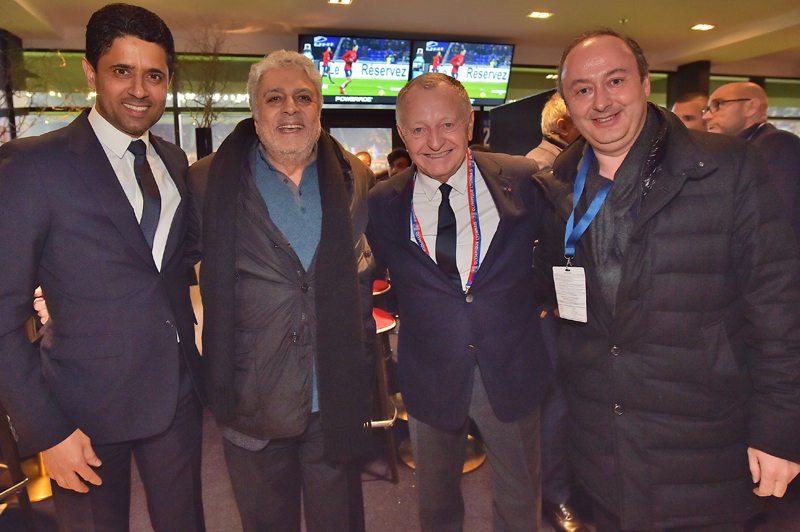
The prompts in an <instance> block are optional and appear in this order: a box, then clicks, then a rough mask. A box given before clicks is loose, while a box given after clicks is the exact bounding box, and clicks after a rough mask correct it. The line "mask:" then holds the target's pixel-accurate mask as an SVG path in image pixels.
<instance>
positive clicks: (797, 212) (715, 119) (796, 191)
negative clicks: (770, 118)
mask: <svg viewBox="0 0 800 532" xmlns="http://www.w3.org/2000/svg"><path fill="white" fill-rule="evenodd" d="M768 106H769V105H768V100H767V93H766V92H764V89H763V88H761V87H759V86H758V85H756V84H755V83H750V82H737V83H728V84H727V85H723V86H721V87H720V88H718V89H717V90H715V91H714V93H713V94H712V95H711V98H709V100H708V106H707V107H706V108H705V110H704V111H703V120H705V121H706V123H707V124H708V130H709V131H710V132H712V133H725V134H726V135H738V136H740V137H742V138H743V139H745V140H746V141H748V142H750V143H751V144H752V145H753V147H754V148H755V149H756V151H757V152H759V153H760V154H761V156H762V157H763V158H764V161H765V162H766V163H767V169H768V170H769V174H770V176H772V179H773V181H774V183H775V186H776V187H777V189H778V194H779V196H780V198H781V200H782V204H783V206H784V207H785V208H786V214H787V215H788V218H789V222H790V223H791V224H792V229H794V232H795V235H800V137H798V136H797V135H794V134H792V133H790V132H788V131H783V130H781V129H778V128H776V127H775V126H773V125H772V124H770V123H769V122H767V107H768Z"/></svg>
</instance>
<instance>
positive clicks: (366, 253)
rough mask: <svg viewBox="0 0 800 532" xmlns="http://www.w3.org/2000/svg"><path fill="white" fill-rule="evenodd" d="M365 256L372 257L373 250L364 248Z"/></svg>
mask: <svg viewBox="0 0 800 532" xmlns="http://www.w3.org/2000/svg"><path fill="white" fill-rule="evenodd" d="M364 256H365V257H367V258H370V257H371V256H372V252H371V251H370V250H368V249H366V250H364Z"/></svg>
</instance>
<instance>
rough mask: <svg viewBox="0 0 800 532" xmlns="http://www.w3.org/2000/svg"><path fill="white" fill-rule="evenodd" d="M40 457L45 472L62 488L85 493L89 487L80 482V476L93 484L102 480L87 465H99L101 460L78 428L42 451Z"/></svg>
mask: <svg viewBox="0 0 800 532" xmlns="http://www.w3.org/2000/svg"><path fill="white" fill-rule="evenodd" d="M42 459H43V460H44V468H45V469H46V470H47V474H48V475H49V476H50V478H52V479H53V480H55V481H56V482H57V483H58V485H59V486H61V487H62V488H66V489H70V490H74V491H77V492H79V493H86V492H87V491H89V488H88V487H87V486H86V484H84V483H83V482H81V478H83V480H85V481H86V482H91V483H92V484H94V485H95V486H99V485H100V484H102V482H103V481H102V480H100V477H99V476H97V473H95V472H94V470H93V469H92V468H91V467H89V466H92V467H99V466H100V464H101V462H100V459H99V458H97V456H96V455H95V454H94V450H93V449H92V445H91V442H90V440H89V438H88V437H87V436H86V434H84V433H83V432H81V430H80V429H77V430H76V431H75V432H73V433H72V434H70V435H69V436H68V437H67V439H66V440H64V441H62V442H61V443H59V444H58V445H56V446H55V447H51V448H50V449H47V450H46V451H44V452H43V453H42ZM78 475H80V477H78Z"/></svg>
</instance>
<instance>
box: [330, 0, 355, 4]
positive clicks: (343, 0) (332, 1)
mask: <svg viewBox="0 0 800 532" xmlns="http://www.w3.org/2000/svg"><path fill="white" fill-rule="evenodd" d="M352 2H353V0H328V3H329V4H342V5H345V4H350V3H352Z"/></svg>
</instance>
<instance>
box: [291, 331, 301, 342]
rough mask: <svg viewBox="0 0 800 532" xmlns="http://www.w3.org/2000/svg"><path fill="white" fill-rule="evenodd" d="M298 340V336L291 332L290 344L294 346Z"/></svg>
mask: <svg viewBox="0 0 800 532" xmlns="http://www.w3.org/2000/svg"><path fill="white" fill-rule="evenodd" d="M298 340H300V335H299V334H298V333H297V332H293V333H292V343H295V344H296V343H297V341H298Z"/></svg>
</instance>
